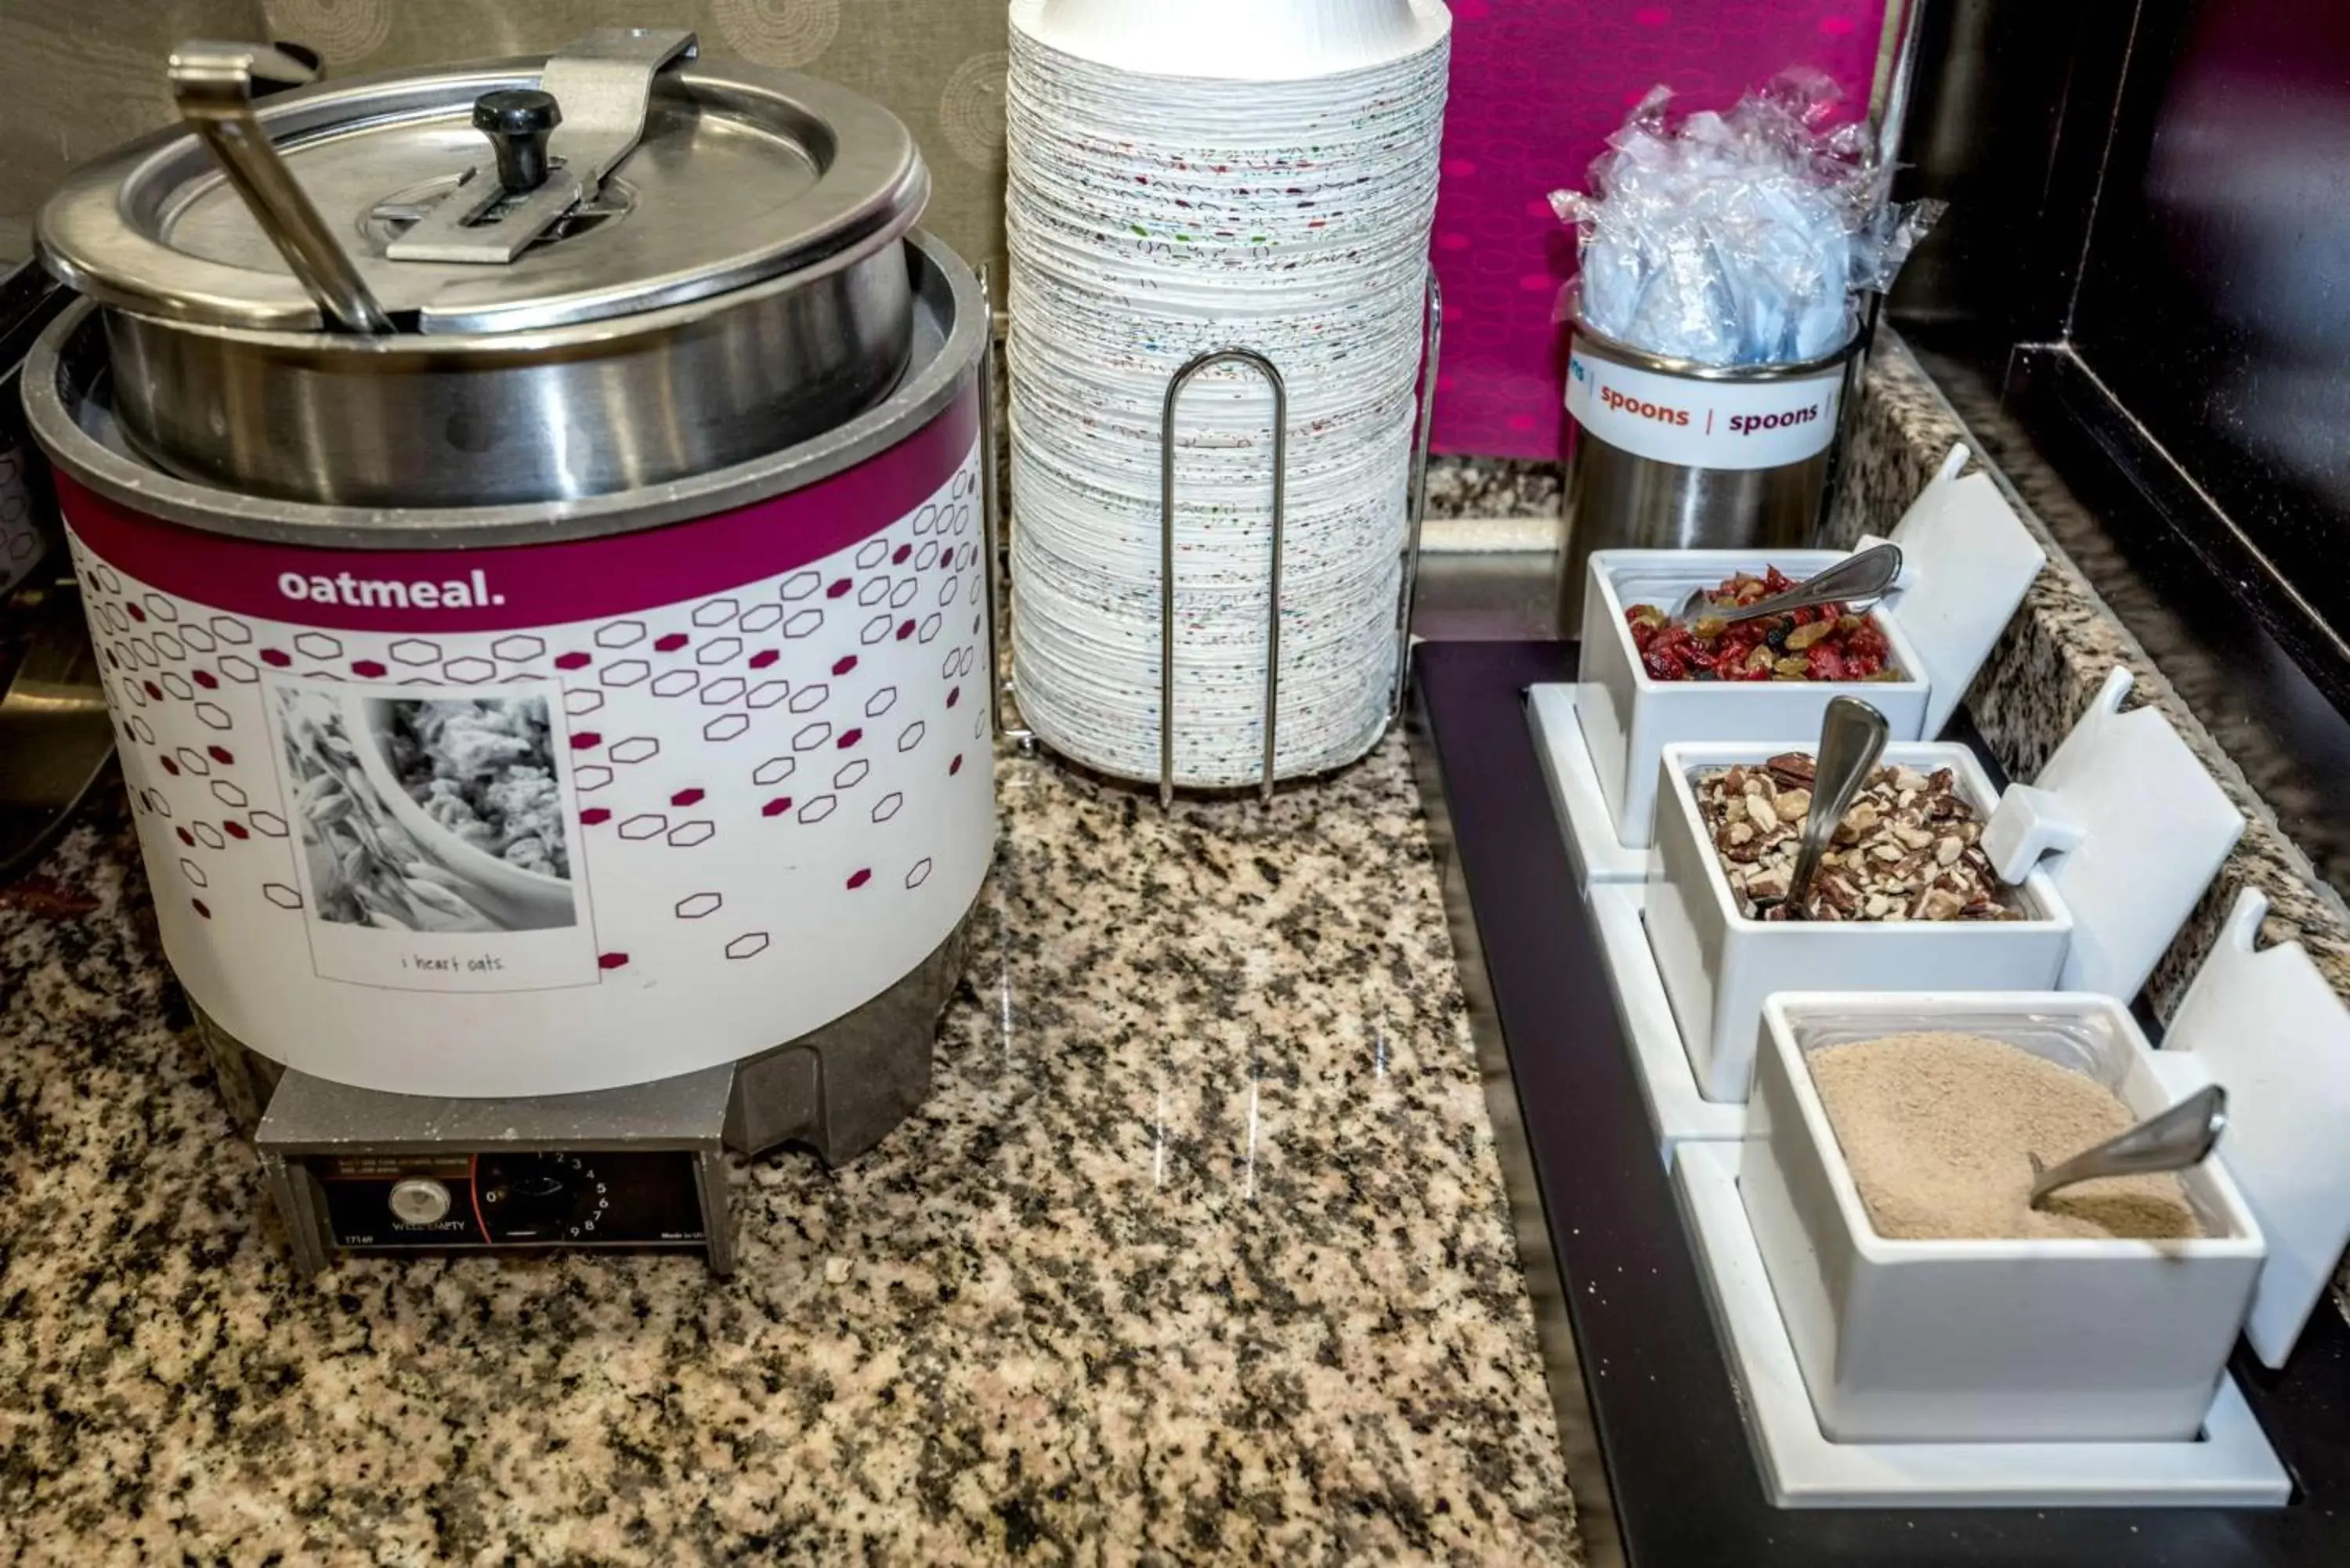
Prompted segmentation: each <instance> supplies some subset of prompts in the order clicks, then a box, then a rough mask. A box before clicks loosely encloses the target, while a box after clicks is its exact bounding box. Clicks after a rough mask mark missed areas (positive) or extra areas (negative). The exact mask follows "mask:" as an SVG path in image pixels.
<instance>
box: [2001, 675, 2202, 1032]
mask: <svg viewBox="0 0 2350 1568" xmlns="http://www.w3.org/2000/svg"><path fill="white" fill-rule="evenodd" d="M2134 683H2135V682H2134V680H2133V678H2132V676H2131V675H2130V673H2129V671H2127V670H2119V669H2116V670H2114V671H2113V672H2112V673H2111V674H2109V675H2107V676H2106V683H2105V686H2104V688H2103V689H2102V690H2101V691H2098V693H2097V695H2096V698H2095V701H2092V702H2091V703H2090V704H2089V711H2088V712H2087V713H2085V714H2084V715H2083V716H2082V718H2081V722H2079V723H2077V724H2075V725H2074V727H2073V732H2072V733H2071V734H2069V735H2067V736H2066V737H2065V738H2064V744H2063V745H2061V746H2059V747H2057V748H2056V754H2055V755H2054V756H2053V757H2051V758H2049V759H2048V765H2047V766H2046V767H2043V768H2042V769H2041V770H2040V776H2039V778H2038V779H2036V780H2035V781H2033V783H2032V784H2013V785H2010V786H2009V788H2008V791H2007V793H2006V794H2004V795H2002V797H2001V798H2000V804H1999V809H1998V810H1996V811H1994V812H1993V813H1992V814H1991V821H1990V823H1989V824H1987V825H1986V826H1985V827H1984V829H1983V852H1984V853H1985V854H1986V855H1988V856H1990V857H1991V867H1992V869H1994V870H1995V871H1997V872H1998V873H1999V875H2000V877H2001V879H2002V881H2006V882H2010V883H2014V882H2019V881H2021V880H2022V878H2023V877H2024V875H2025V874H2026V873H2027V872H2029V871H2030V870H2031V869H2032V868H2033V867H2034V866H2035V865H2038V864H2039V862H2040V861H2041V859H2042V857H2043V856H2053V857H2054V858H2053V860H2051V862H2050V864H2049V865H2048V866H2047V867H2045V869H2046V870H2047V872H2048V875H2049V877H2050V878H2051V880H2053V881H2054V883H2055V884H2056V890H2057V892H2058V893H2060V894H2061V895H2063V897H2064V906H2065V908H2066V909H2070V910H2071V911H2072V913H2073V944H2072V947H2071V949H2070V950H2069V951H2068V952H2067V954H2066V956H2065V960H2064V978H2063V980H2062V981H2061V983H2062V985H2063V988H2064V990H2066V991H2094V992H2101V993H2103V994H2105V995H2107V996H2118V997H2122V998H2125V999H2126V998H2129V997H2134V996H2136V995H2137V992H2138V988H2139V987H2141V986H2143V985H2144V984H2145V983H2146V979H2147V975H2149V974H2152V973H2153V972H2154V966H2155V963H2156V962H2157V961H2158V960H2159V959H2160V958H2161V957H2162V955H2163V953H2164V952H2165V951H2166V950H2168V948H2169V946H2170V944H2171V942H2172V940H2174V939H2176V938H2177V937H2178V929H2179V927H2180V926H2182V925H2184V924H2186V921H2187V917H2188V915H2189V913H2191V912H2192V911H2193V909H2194V908H2195V904H2196V900H2197V899H2199V898H2202V896H2203V890H2204V889H2205V888H2208V887H2210V885H2211V878H2212V877H2216V876H2218V875H2219V872H2220V863H2221V862H2222V861H2224V860H2226V859H2227V858H2228V852H2229V851H2230V850H2231V849H2233V848H2234V847H2235V846H2236V841H2237V840H2238V839H2239V838H2241V837H2242V836H2243V833H2244V818H2243V814H2242V813H2241V812H2240V811H2238V810H2237V809H2236V807H2235V805H2234V804H2233V803H2232V802H2230V800H2229V799H2228V796H2227V794H2226V792H2225V791H2223V790H2221V789H2220V785H2219V783H2218V781H2217V780H2215V779H2213V778H2212V776H2211V774H2210V769H2208V768H2206V767H2205V766H2204V765H2203V763H2202V761H2201V760H2200V759H2199V758H2198V757H2197V756H2196V755H2195V753H2193V752H2192V751H2191V750H2189V748H2188V745H2187V742H2184V741H2182V740H2180V739H2179V738H2178V731H2176V730H2174V729H2172V728H2171V727H2170V721H2169V720H2168V719H2166V718H2164V717H2163V716H2162V714H2161V713H2160V712H2158V711H2156V710H2155V709H2152V708H2140V709H2137V710H2136V711H2132V712H2127V713H2125V712H2123V711H2121V706H2122V700H2123V699H2124V698H2126V697H2127V696H2128V695H2129V692H2130V688H2131V686H2132V685H2133V684H2134Z"/></svg>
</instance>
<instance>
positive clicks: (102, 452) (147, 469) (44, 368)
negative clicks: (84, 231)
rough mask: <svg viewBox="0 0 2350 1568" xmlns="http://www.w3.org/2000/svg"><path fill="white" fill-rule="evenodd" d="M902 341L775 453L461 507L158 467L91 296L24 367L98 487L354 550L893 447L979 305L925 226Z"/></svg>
mask: <svg viewBox="0 0 2350 1568" xmlns="http://www.w3.org/2000/svg"><path fill="white" fill-rule="evenodd" d="M896 254H897V255H898V256H899V257H900V258H902V259H896V260H893V261H892V264H891V265H895V266H898V267H899V268H900V269H901V270H902V271H904V272H905V274H906V275H907V278H908V282H909V285H910V296H911V298H912V301H913V349H912V354H911V357H910V362H909V364H908V366H907V369H906V372H905V374H904V376H903V377H902V378H901V379H899V383H898V385H897V387H896V389H895V390H893V391H892V392H891V393H890V394H889V397H888V398H886V399H885V400H882V401H881V402H879V403H877V404H875V405H874V406H872V407H870V408H868V409H866V410H864V411H863V412H861V413H858V414H856V415H854V416H853V417H851V418H849V419H847V420H846V421H841V422H839V423H837V424H835V425H834V426H832V428H830V429H827V430H826V431H823V432H822V433H821V434H817V435H814V436H811V437H810V438H808V439H806V440H804V441H799V442H798V443H796V444H795V445H792V446H789V447H786V448H785V449H784V450H782V451H780V452H771V453H768V454H766V455H764V456H761V457H757V458H754V459H752V460H750V461H747V462H738V463H735V464H733V465H732V466H730V467H725V468H720V469H714V470H712V471H710V472H703V473H698V474H693V475H691V476H689V477H686V478H681V479H675V480H671V481H668V482H665V483H658V484H652V485H646V486H642V487H639V488H636V489H631V490H625V491H620V492H617V493H612V494H608V495H595V496H586V497H577V498H570V499H563V500H554V501H536V502H523V503H505V504H486V505H466V506H411V507H375V506H343V505H327V504H317V503H311V502H298V501H286V500H283V499H278V498H276V497H271V496H258V495H247V494H242V493H237V492H235V491H233V490H227V489H223V488H220V487H218V486H215V485H211V484H205V483H198V482H196V481H192V480H188V479H183V478H181V477H179V476H177V475H175V474H171V473H166V472H162V471H161V470H160V469H158V468H156V467H155V466H154V465H153V464H151V463H150V462H146V461H145V460H144V459H142V458H141V457H140V456H139V455H137V454H136V453H135V452H133V451H132V450H131V448H130V445H129V443H128V442H127V441H125V440H124V439H123V436H122V433H121V431H120V426H119V425H118V423H117V422H116V421H115V419H114V417H113V411H112V407H111V403H110V392H111V387H110V380H111V377H110V372H109V362H108V358H107V343H106V336H105V334H104V333H103V332H101V331H100V330H99V321H98V317H99V311H98V307H96V306H92V305H90V304H88V303H87V302H85V303H83V304H80V305H78V306H75V307H74V308H73V309H71V310H69V311H68V312H67V313H66V314H65V315H64V316H62V317H59V318H58V319H57V321H56V322H55V323H53V324H52V325H51V326H50V327H49V329H48V330H47V332H45V333H43V334H42V335H41V339H40V341H39V342H38V343H37V344H36V345H35V347H34V349H33V351H32V353H31V355H30V356H28V357H27V358H26V367H25V378H24V379H25V407H26V415H27V417H28V419H29V421H30V422H31V425H32V430H33V434H34V437H35V439H36V440H37V441H39V442H40V443H41V446H42V448H43V450H44V451H46V452H47V453H48V454H49V456H50V458H51V459H52V460H53V461H54V462H57V465H58V466H59V467H60V468H62V469H64V470H65V472H68V474H70V475H71V476H72V477H73V478H75V479H76V480H78V481H79V482H80V483H83V484H85V485H88V487H89V488H90V489H91V490H93V491H95V492H97V493H99V494H100V495H103V496H105V497H106V498H107V499H109V500H110V501H113V502H116V503H117V504H120V505H123V506H125V507H129V508H130V509H133V510H135V511H138V512H141V513H144V514H147V515H149V516H151V517H160V518H163V519H165V520H167V521H170V522H173V523H179V524H185V525H187V526H188V527H191V528H196V529H201V530H203V531H204V532H207V533H213V534H222V535H230V536H232V537H236V538H244V539H259V540H265V541H268V542H270V543H274V544H283V545H310V546H315V547H323V548H343V549H367V550H385V549H391V550H401V549H407V550H433V549H452V548H454V549H463V548H466V547H470V546H480V545H528V544H548V543H555V542H559V541H565V540H575V539H592V538H598V537H601V536H604V535H612V534H626V533H632V532H635V531H637V530H639V529H644V528H653V527H659V526H660V525H661V524H668V523H679V522H687V521H691V520H692V519H695V518H701V517H708V516H711V515H713V514H717V513H720V512H724V511H728V510H730V509H732V508H734V507H738V506H745V505H749V504H752V503H754V502H758V501H764V500H766V499H768V498H769V497H771V496H775V495H782V494H785V493H788V492H791V491H795V490H798V489H801V488H803V487H805V486H807V485H810V484H815V483H818V482H820V481H823V480H826V479H829V478H831V477H832V476H833V475H834V474H837V473H840V472H844V471H846V470H847V469H850V468H853V467H855V466H857V465H858V463H861V462H865V461H866V460H867V459H868V458H870V457H873V456H875V455H876V454H878V453H879V452H885V451H887V450H889V448H890V447H893V446H895V445H896V444H897V443H898V442H899V441H901V440H902V439H904V438H905V436H906V435H907V434H909V433H910V431H914V430H918V429H920V427H921V426H922V425H923V424H925V423H927V422H928V421H931V419H933V418H935V417H936V416H937V415H939V414H940V413H941V412H942V411H944V410H946V409H947V408H948V407H949V406H950V405H951V403H953V401H954V400H956V398H957V397H959V396H960V395H962V392H963V390H964V389H965V388H967V387H968V386H969V385H970V384H971V383H972V379H973V378H975V377H976V376H977V375H978V374H979V368H980V360H981V356H982V353H983V350H984V348H985V347H986V344H987V339H988V327H989V321H988V311H987V308H986V304H985V301H984V300H983V299H982V298H981V296H980V291H979V282H978V280H977V279H976V278H975V277H973V276H972V273H971V269H970V268H969V267H967V266H965V265H963V264H962V260H961V259H960V258H959V257H957V256H956V255H955V254H954V253H953V252H952V251H951V250H949V249H947V248H946V247H945V246H944V245H943V244H940V243H939V242H938V241H936V240H934V239H932V238H931V237H930V236H928V235H926V234H920V233H919V232H918V233H916V234H910V235H909V236H908V237H907V239H906V240H905V242H904V244H903V247H902V250H900V251H899V252H897V253H896Z"/></svg>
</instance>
